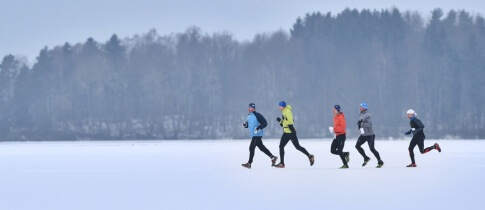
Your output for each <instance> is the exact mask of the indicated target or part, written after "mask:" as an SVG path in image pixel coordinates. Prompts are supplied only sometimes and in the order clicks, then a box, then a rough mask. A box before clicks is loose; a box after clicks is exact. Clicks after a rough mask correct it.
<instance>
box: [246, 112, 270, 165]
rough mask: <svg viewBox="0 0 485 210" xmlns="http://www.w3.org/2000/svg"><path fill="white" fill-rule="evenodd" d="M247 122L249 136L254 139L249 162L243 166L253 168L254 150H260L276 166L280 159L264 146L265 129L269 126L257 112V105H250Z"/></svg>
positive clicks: (250, 147)
mask: <svg viewBox="0 0 485 210" xmlns="http://www.w3.org/2000/svg"><path fill="white" fill-rule="evenodd" d="M248 111H249V114H248V117H247V121H246V122H245V123H244V124H243V126H244V127H245V128H247V129H248V130H249V135H250V136H251V137H252V139H251V144H249V161H248V162H247V163H244V164H241V165H242V166H243V167H245V168H249V169H250V168H251V164H252V163H253V157H254V150H255V149H256V147H258V148H259V150H261V151H262V152H263V153H264V154H266V155H267V156H268V157H270V158H271V166H274V164H275V163H276V160H277V159H278V157H276V156H274V155H273V154H271V152H270V151H269V150H268V149H267V148H266V147H265V146H264V144H263V139H262V138H263V129H264V128H265V127H266V126H267V125H268V123H267V122H266V119H265V118H264V117H263V115H261V114H260V113H257V112H256V105H255V104H254V103H250V104H249V107H248Z"/></svg>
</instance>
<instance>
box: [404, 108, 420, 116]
mask: <svg viewBox="0 0 485 210" xmlns="http://www.w3.org/2000/svg"><path fill="white" fill-rule="evenodd" d="M406 114H414V115H418V114H417V113H416V112H415V111H414V110H413V109H410V110H408V111H407V112H406Z"/></svg>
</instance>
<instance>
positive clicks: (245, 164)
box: [241, 163, 251, 169]
mask: <svg viewBox="0 0 485 210" xmlns="http://www.w3.org/2000/svg"><path fill="white" fill-rule="evenodd" d="M241 165H242V167H244V168H248V169H251V163H244V164H241Z"/></svg>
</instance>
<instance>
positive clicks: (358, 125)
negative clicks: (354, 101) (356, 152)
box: [357, 120, 362, 130]
mask: <svg viewBox="0 0 485 210" xmlns="http://www.w3.org/2000/svg"><path fill="white" fill-rule="evenodd" d="M361 123H362V120H359V121H357V127H359V130H360V128H362V126H361V125H360V124H361Z"/></svg>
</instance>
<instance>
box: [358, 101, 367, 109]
mask: <svg viewBox="0 0 485 210" xmlns="http://www.w3.org/2000/svg"><path fill="white" fill-rule="evenodd" d="M360 107H362V108H364V109H369V107H368V106H367V103H365V102H362V103H360Z"/></svg>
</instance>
